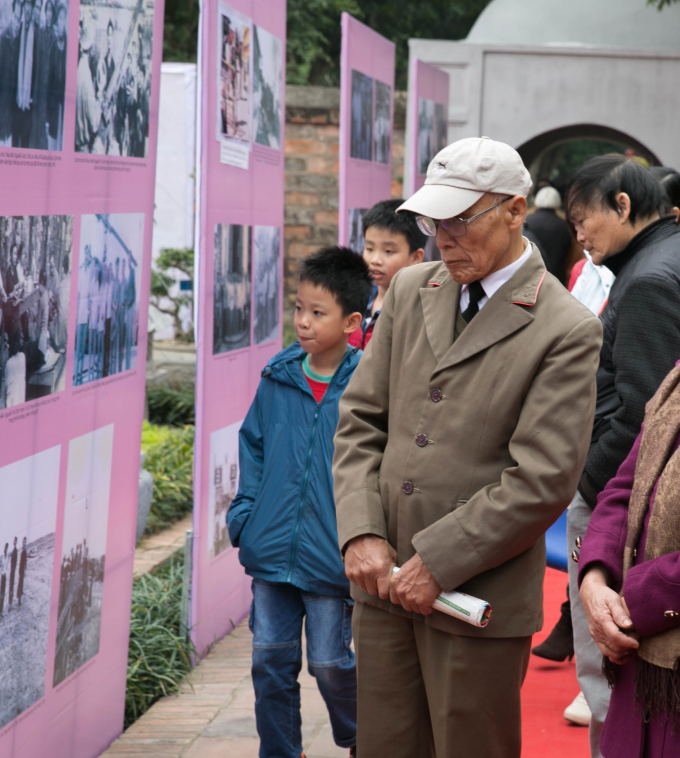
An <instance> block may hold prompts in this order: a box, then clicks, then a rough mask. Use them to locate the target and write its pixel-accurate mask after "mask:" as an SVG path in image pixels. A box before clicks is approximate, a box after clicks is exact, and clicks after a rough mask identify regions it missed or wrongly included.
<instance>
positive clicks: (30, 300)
mask: <svg viewBox="0 0 680 758" xmlns="http://www.w3.org/2000/svg"><path fill="white" fill-rule="evenodd" d="M72 254H73V216H4V217H0V409H3V408H10V407H12V406H15V405H20V404H21V403H26V402H28V401H29V400H35V399H36V398H39V397H44V396H45V395H50V394H52V393H54V392H60V391H61V390H63V389H64V383H65V369H66V347H67V338H68V314H69V301H70V296H71V262H72V260H73V258H72Z"/></svg>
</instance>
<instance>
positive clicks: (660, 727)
mask: <svg viewBox="0 0 680 758" xmlns="http://www.w3.org/2000/svg"><path fill="white" fill-rule="evenodd" d="M679 364H680V362H679ZM679 448H680V366H678V365H676V368H675V369H673V371H671V373H670V374H669V375H668V376H667V377H666V379H665V380H664V382H663V384H662V385H661V387H660V388H659V390H658V391H657V393H656V395H655V396H654V397H653V398H652V399H651V400H650V402H649V403H648V405H647V409H646V414H645V422H644V425H643V428H642V431H641V432H640V435H639V436H638V438H637V440H636V441H635V444H634V446H633V449H632V450H631V451H630V454H629V455H628V457H627V458H626V460H625V461H624V462H623V463H622V464H621V467H620V468H619V470H618V472H617V474H616V476H615V477H614V478H613V479H612V480H611V481H610V482H609V484H608V485H607V487H606V488H605V489H604V490H603V492H602V493H601V494H600V496H599V497H598V501H597V508H596V509H595V512H594V513H593V517H592V519H591V521H590V525H589V527H588V531H587V532H586V534H585V537H584V538H583V544H582V546H581V552H580V560H579V564H580V571H579V582H580V588H581V599H582V600H583V605H584V607H585V609H586V614H587V615H588V621H589V625H590V633H591V635H592V637H593V639H594V640H595V642H596V643H597V645H598V647H599V648H600V650H601V651H602V653H603V655H604V656H605V659H606V660H605V670H606V671H607V673H608V676H609V678H610V681H611V682H612V684H613V691H612V699H611V703H610V706H609V713H608V715H607V720H606V722H605V725H604V729H603V732H602V737H601V739H600V750H601V751H602V754H603V755H604V756H605V758H642V757H644V758H671V756H673V758H676V757H677V756H680V671H679V668H678V660H680V450H679ZM612 664H617V665H612Z"/></svg>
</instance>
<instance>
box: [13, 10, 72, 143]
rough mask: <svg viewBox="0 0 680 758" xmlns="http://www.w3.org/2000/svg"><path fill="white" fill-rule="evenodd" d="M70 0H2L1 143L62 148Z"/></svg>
mask: <svg viewBox="0 0 680 758" xmlns="http://www.w3.org/2000/svg"><path fill="white" fill-rule="evenodd" d="M68 12H69V5H68V0H0V147H23V148H30V149H32V150H62V149H63V141H64V93H65V89H66V50H67V42H68V39H67V37H68Z"/></svg>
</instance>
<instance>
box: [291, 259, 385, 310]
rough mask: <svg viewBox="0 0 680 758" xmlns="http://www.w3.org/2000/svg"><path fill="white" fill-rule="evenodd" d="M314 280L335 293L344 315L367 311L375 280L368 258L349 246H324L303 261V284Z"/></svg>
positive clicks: (301, 267)
mask: <svg viewBox="0 0 680 758" xmlns="http://www.w3.org/2000/svg"><path fill="white" fill-rule="evenodd" d="M302 282H310V283H311V284H314V285H315V286H317V287H322V288H323V289H325V290H327V291H328V292H330V293H331V295H333V297H334V298H335V299H336V301H337V303H338V305H339V306H340V307H341V308H342V315H343V316H349V315H350V313H356V312H359V313H361V314H363V313H364V311H365V310H366V307H367V306H368V300H369V298H370V296H371V292H372V290H373V280H372V279H371V276H370V274H369V272H368V266H367V265H366V263H365V262H364V259H363V258H362V257H361V256H360V255H357V254H356V253H355V252H354V251H353V250H350V249H349V248H348V247H338V246H333V247H324V248H322V249H321V250H319V251H318V252H316V253H313V254H312V255H310V256H308V257H307V258H305V259H304V260H303V261H302V262H301V263H300V284H302Z"/></svg>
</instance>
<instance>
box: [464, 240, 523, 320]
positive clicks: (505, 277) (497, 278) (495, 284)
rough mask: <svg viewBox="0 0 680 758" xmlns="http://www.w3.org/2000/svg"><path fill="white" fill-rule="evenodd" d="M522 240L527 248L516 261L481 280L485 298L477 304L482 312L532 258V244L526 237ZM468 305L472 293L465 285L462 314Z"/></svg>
mask: <svg viewBox="0 0 680 758" xmlns="http://www.w3.org/2000/svg"><path fill="white" fill-rule="evenodd" d="M522 239H523V240H524V241H525V242H526V246H525V248H524V252H523V253H522V255H520V257H519V258H518V259H517V260H516V261H513V262H512V263H511V264H510V265H509V266H505V268H500V269H498V271H494V272H493V274H489V275H488V276H486V277H484V279H482V280H480V282H479V283H480V284H481V285H482V288H483V289H484V297H483V298H481V300H480V301H479V302H478V303H477V307H478V308H479V310H480V311H481V310H482V308H483V307H484V306H485V305H486V304H487V303H488V302H489V298H491V297H493V296H494V295H495V293H496V292H497V291H498V290H499V289H500V288H501V287H502V286H503V285H504V284H505V283H506V282H509V281H510V279H512V277H513V276H514V275H515V274H516V273H517V271H519V270H520V269H521V268H522V266H523V265H524V264H525V263H526V262H527V261H528V260H529V258H530V257H531V252H532V247H531V242H529V240H527V239H526V238H525V237H523V238H522ZM468 305H470V293H469V291H468V285H467V284H464V285H463V286H462V287H461V289H460V310H461V313H463V312H464V311H465V310H466V309H467V307H468Z"/></svg>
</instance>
